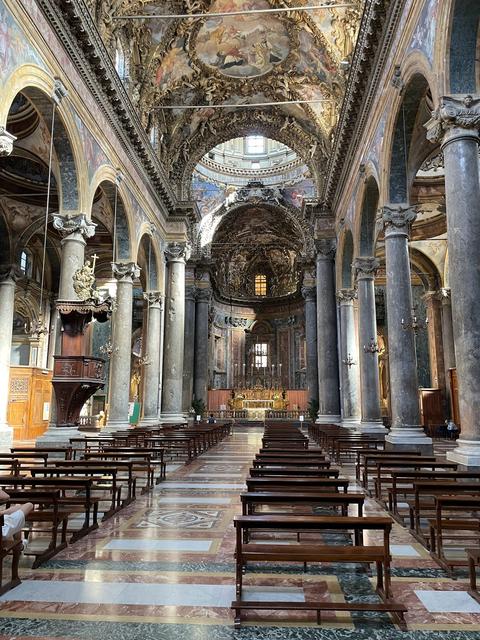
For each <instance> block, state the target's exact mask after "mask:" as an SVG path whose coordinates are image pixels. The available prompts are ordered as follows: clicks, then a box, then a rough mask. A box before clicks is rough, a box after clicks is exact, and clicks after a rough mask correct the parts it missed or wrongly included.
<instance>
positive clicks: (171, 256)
mask: <svg viewBox="0 0 480 640" xmlns="http://www.w3.org/2000/svg"><path fill="white" fill-rule="evenodd" d="M190 253H191V247H190V244H189V243H188V242H169V243H168V244H167V246H166V247H165V257H166V258H167V262H184V263H185V262H186V261H187V260H188V259H189V257H190Z"/></svg>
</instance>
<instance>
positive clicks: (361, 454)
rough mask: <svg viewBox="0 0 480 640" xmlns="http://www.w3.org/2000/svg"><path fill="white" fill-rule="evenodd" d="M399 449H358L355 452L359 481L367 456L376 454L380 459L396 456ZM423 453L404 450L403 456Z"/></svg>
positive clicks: (357, 478) (356, 472)
mask: <svg viewBox="0 0 480 640" xmlns="http://www.w3.org/2000/svg"><path fill="white" fill-rule="evenodd" d="M398 453H399V452H398V451H389V450H388V449H381V450H378V449H376V450H375V451H373V452H372V449H371V448H367V449H357V451H356V452H355V478H356V480H357V482H360V481H361V479H362V476H363V467H364V462H365V456H371V455H374V456H376V457H377V458H378V459H379V460H381V459H382V458H384V457H385V458H396V457H397V456H398ZM419 455H421V454H420V453H418V452H417V451H402V458H407V457H411V456H414V457H417V456H419Z"/></svg>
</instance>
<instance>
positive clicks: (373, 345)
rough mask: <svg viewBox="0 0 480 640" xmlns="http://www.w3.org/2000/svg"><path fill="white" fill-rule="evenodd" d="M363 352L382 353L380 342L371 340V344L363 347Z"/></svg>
mask: <svg viewBox="0 0 480 640" xmlns="http://www.w3.org/2000/svg"><path fill="white" fill-rule="evenodd" d="M363 350H364V352H365V353H380V352H381V349H380V347H379V346H378V342H377V341H376V340H374V339H373V338H370V342H369V343H368V345H367V344H364V345H363Z"/></svg>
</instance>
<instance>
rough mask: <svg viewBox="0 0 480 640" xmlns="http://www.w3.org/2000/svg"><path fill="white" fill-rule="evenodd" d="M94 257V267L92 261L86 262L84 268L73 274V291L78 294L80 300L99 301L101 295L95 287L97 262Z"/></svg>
mask: <svg viewBox="0 0 480 640" xmlns="http://www.w3.org/2000/svg"><path fill="white" fill-rule="evenodd" d="M96 257H97V256H94V257H93V265H92V264H91V262H90V260H86V262H85V264H84V265H83V267H80V269H77V270H76V271H75V273H74V274H73V277H72V280H73V290H74V291H75V293H76V294H77V297H78V299H79V300H98V299H99V295H100V294H99V293H98V291H97V288H96V286H95V260H96Z"/></svg>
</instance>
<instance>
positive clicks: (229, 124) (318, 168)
mask: <svg viewBox="0 0 480 640" xmlns="http://www.w3.org/2000/svg"><path fill="white" fill-rule="evenodd" d="M284 123H285V117H284V116H279V115H275V116H272V117H271V118H269V119H265V121H261V120H259V121H255V122H253V121H252V120H251V118H250V117H249V116H248V114H240V115H239V116H238V119H233V118H232V114H227V115H226V116H225V124H224V126H221V129H220V131H215V132H211V133H208V134H207V135H205V136H201V135H200V134H199V133H197V134H195V135H194V136H193V138H192V143H193V145H192V148H191V149H190V152H189V157H188V160H187V161H186V162H179V163H178V164H177V166H175V168H174V171H173V177H174V179H176V181H177V180H178V183H179V184H180V185H181V194H180V196H181V198H182V199H185V200H188V199H189V198H190V188H191V179H192V174H193V170H194V169H195V166H196V165H197V164H198V162H199V161H200V159H201V158H202V157H203V156H204V155H205V154H206V153H208V151H210V149H213V148H214V147H215V146H217V145H219V144H221V143H223V142H228V140H231V139H232V138H239V137H244V136H247V135H252V134H256V135H263V136H265V137H266V138H271V139H272V140H276V141H277V142H281V143H282V144H284V145H286V146H287V147H290V148H291V149H292V150H293V151H295V153H297V155H298V156H299V157H300V158H302V160H303V161H304V163H305V164H306V165H307V166H308V168H309V169H310V171H311V174H312V179H313V180H314V182H315V185H316V188H317V193H320V192H321V187H322V184H323V174H324V172H323V171H322V161H323V162H324V163H325V164H326V162H327V160H326V156H327V149H326V144H327V143H326V142H325V143H324V145H323V147H322V144H320V143H319V141H318V140H317V139H315V138H314V136H312V135H309V134H308V133H306V132H305V131H304V130H302V129H300V128H299V127H292V126H290V127H288V128H286V129H283V130H282V126H283V125H284ZM313 145H315V149H316V151H315V153H313V154H311V150H312V148H313Z"/></svg>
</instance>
